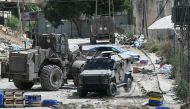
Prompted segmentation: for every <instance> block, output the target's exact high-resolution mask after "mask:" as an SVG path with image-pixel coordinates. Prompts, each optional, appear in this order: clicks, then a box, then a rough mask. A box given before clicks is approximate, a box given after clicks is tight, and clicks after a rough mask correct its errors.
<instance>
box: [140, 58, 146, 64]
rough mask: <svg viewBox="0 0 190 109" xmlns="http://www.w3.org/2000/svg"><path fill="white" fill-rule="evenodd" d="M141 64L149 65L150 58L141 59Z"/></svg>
mask: <svg viewBox="0 0 190 109" xmlns="http://www.w3.org/2000/svg"><path fill="white" fill-rule="evenodd" d="M140 64H143V65H147V64H148V58H147V57H141V58H140Z"/></svg>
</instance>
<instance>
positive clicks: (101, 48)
mask: <svg viewBox="0 0 190 109" xmlns="http://www.w3.org/2000/svg"><path fill="white" fill-rule="evenodd" d="M97 51H112V50H111V48H110V47H99V48H97Z"/></svg>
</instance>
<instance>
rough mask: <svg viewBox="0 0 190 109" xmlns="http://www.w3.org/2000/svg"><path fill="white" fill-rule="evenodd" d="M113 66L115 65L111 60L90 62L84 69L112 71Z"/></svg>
mask: <svg viewBox="0 0 190 109" xmlns="http://www.w3.org/2000/svg"><path fill="white" fill-rule="evenodd" d="M113 65H114V63H113V61H111V60H92V61H88V63H87V64H86V66H85V67H84V69H85V70H94V69H97V70H100V69H110V68H111V67H113Z"/></svg>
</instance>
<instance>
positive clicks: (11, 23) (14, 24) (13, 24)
mask: <svg viewBox="0 0 190 109" xmlns="http://www.w3.org/2000/svg"><path fill="white" fill-rule="evenodd" d="M6 25H7V26H8V27H10V28H11V29H13V30H18V27H19V20H18V18H17V17H15V16H11V17H8V18H7V19H6Z"/></svg>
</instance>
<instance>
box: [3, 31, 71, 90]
mask: <svg viewBox="0 0 190 109" xmlns="http://www.w3.org/2000/svg"><path fill="white" fill-rule="evenodd" d="M36 44H37V46H36V47H35V48H32V49H26V50H21V51H15V52H11V53H10V54H9V61H8V62H2V64H1V66H2V78H8V79H9V81H10V82H14V84H15V86H16V87H17V88H19V89H22V90H28V89H31V88H32V86H33V85H34V84H35V83H37V82H40V83H41V86H42V88H43V89H45V90H50V91H54V90H58V89H59V88H60V87H61V86H62V85H63V81H64V79H66V75H67V74H68V72H69V68H70V67H69V57H70V53H69V49H68V40H67V37H66V35H64V34H62V35H56V34H50V35H49V34H46V35H45V34H44V35H40V36H39V37H37V39H36Z"/></svg>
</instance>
